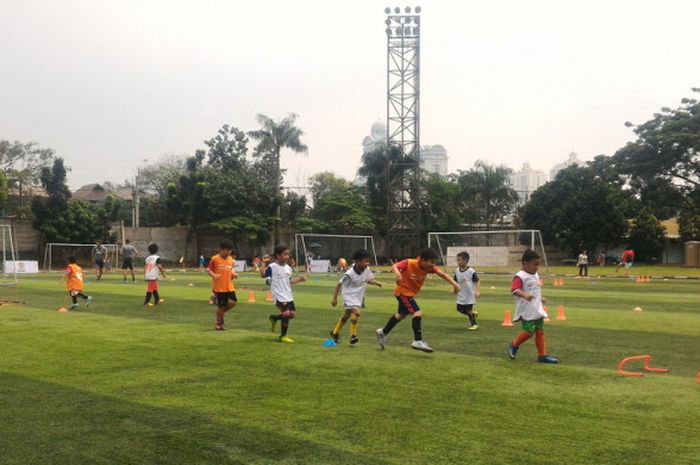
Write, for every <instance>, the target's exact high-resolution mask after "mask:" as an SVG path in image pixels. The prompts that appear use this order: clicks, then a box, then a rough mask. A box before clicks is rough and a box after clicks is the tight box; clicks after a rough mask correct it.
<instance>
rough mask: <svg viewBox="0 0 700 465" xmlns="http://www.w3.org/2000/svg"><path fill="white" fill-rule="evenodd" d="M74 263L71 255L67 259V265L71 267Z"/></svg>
mask: <svg viewBox="0 0 700 465" xmlns="http://www.w3.org/2000/svg"><path fill="white" fill-rule="evenodd" d="M74 263H75V257H74V256H73V255H71V256H69V257H68V264H69V265H73V264H74Z"/></svg>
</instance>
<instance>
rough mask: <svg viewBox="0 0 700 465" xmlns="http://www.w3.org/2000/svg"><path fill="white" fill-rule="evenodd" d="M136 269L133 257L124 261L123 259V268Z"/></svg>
mask: <svg viewBox="0 0 700 465" xmlns="http://www.w3.org/2000/svg"><path fill="white" fill-rule="evenodd" d="M133 269H134V259H133V258H125V259H124V261H122V270H133Z"/></svg>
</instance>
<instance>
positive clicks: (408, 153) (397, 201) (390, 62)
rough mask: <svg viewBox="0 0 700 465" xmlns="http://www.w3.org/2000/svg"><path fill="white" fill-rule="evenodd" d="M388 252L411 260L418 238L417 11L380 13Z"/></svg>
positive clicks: (416, 9)
mask: <svg viewBox="0 0 700 465" xmlns="http://www.w3.org/2000/svg"><path fill="white" fill-rule="evenodd" d="M384 12H385V13H386V15H387V17H386V22H385V23H386V35H387V151H388V155H389V156H391V154H392V151H393V150H396V151H397V152H399V153H400V155H399V153H397V157H392V158H393V159H392V161H391V162H390V165H389V170H388V174H387V175H388V177H389V179H388V191H389V194H388V213H389V253H390V254H391V255H392V256H394V257H398V256H400V257H406V256H414V255H417V253H418V251H419V249H420V245H421V240H420V237H421V234H420V224H421V219H420V216H421V215H420V188H419V181H420V160H419V158H420V16H419V14H420V12H421V8H420V7H416V8H415V10H414V12H413V13H411V8H410V7H406V8H405V9H404V10H403V12H402V11H401V8H398V7H397V8H394V10H393V11H392V9H391V8H386V9H385V10H384Z"/></svg>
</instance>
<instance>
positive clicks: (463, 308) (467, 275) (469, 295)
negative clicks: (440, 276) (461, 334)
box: [454, 252, 481, 331]
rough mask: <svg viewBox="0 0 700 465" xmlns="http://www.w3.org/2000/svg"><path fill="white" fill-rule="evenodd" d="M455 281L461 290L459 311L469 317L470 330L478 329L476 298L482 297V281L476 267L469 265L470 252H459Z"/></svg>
mask: <svg viewBox="0 0 700 465" xmlns="http://www.w3.org/2000/svg"><path fill="white" fill-rule="evenodd" d="M454 279H455V281H457V284H459V287H460V288H461V290H460V291H459V294H457V311H458V312H459V313H461V314H463V315H467V318H469V326H468V327H467V329H468V330H469V331H476V330H477V329H479V325H478V323H477V322H476V315H477V313H476V310H474V305H476V300H477V299H478V298H479V297H481V281H480V280H479V276H477V274H476V271H475V270H474V268H472V267H470V266H469V254H468V253H467V252H460V253H458V254H457V269H456V270H455V277H454Z"/></svg>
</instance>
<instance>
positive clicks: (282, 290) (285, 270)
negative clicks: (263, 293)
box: [267, 262, 294, 303]
mask: <svg viewBox="0 0 700 465" xmlns="http://www.w3.org/2000/svg"><path fill="white" fill-rule="evenodd" d="M267 273H268V274H269V276H270V291H272V297H273V298H274V299H275V300H276V301H277V302H282V303H287V302H292V301H293V300H294V294H293V293H292V282H291V280H292V273H293V271H292V267H291V266H289V265H288V264H286V263H285V264H284V265H280V264H279V263H277V262H272V263H270V264H269V265H268V271H267Z"/></svg>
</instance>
